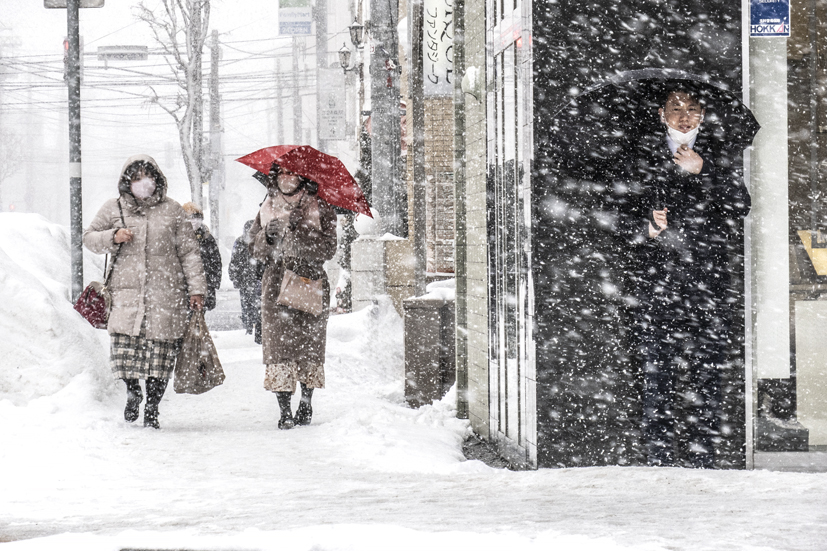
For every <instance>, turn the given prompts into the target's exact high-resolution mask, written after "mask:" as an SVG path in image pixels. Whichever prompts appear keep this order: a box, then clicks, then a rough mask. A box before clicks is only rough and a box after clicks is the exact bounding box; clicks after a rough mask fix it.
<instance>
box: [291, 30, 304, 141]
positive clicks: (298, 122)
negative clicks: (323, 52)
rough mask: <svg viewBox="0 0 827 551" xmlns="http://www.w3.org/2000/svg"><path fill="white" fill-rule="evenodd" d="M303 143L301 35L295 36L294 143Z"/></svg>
mask: <svg viewBox="0 0 827 551" xmlns="http://www.w3.org/2000/svg"><path fill="white" fill-rule="evenodd" d="M301 144H302V98H301V95H299V37H298V36H295V35H294V36H293V145H301Z"/></svg>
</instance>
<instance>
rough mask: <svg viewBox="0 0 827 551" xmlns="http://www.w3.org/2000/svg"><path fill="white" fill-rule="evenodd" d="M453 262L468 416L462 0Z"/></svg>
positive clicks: (460, 410) (461, 8) (460, 398)
mask: <svg viewBox="0 0 827 551" xmlns="http://www.w3.org/2000/svg"><path fill="white" fill-rule="evenodd" d="M453 49H454V75H455V76H456V77H457V78H456V79H454V227H455V228H456V229H455V233H454V235H455V237H454V239H455V244H454V265H455V272H456V276H457V278H456V286H457V288H456V305H455V311H456V314H455V316H456V341H455V345H456V346H455V354H456V369H457V417H458V418H459V419H468V251H467V247H468V224H467V220H466V212H465V208H466V196H467V193H466V171H465V149H466V145H465V93H463V91H462V86H461V82H462V76H463V75H465V71H466V67H465V0H454V43H453Z"/></svg>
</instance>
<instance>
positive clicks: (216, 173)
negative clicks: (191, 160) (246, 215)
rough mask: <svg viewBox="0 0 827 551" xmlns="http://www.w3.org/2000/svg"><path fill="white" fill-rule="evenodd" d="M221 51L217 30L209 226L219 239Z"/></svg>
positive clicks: (212, 74) (212, 69) (214, 37)
mask: <svg viewBox="0 0 827 551" xmlns="http://www.w3.org/2000/svg"><path fill="white" fill-rule="evenodd" d="M220 57H221V51H220V50H219V48H218V31H216V30H213V32H212V48H211V51H210V156H211V157H212V162H211V163H210V168H211V169H212V175H211V177H210V197H209V202H210V228H211V229H212V233H213V236H214V237H215V239H216V240H219V238H220V235H221V231H220V226H219V212H218V209H219V197H220V193H221V190H222V189H224V157H223V155H222V154H221V153H222V144H221V137H222V128H221V103H220V102H221V97H220V95H219V93H218V61H219V58H220Z"/></svg>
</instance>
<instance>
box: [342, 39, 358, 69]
mask: <svg viewBox="0 0 827 551" xmlns="http://www.w3.org/2000/svg"><path fill="white" fill-rule="evenodd" d="M339 65H341V66H342V69H344V71H345V74H347V72H348V71H353V70H355V69H356V67H351V68H348V65H350V48H348V47H347V46H346V45H345V44H344V42H343V43H342V48H341V49H340V50H339Z"/></svg>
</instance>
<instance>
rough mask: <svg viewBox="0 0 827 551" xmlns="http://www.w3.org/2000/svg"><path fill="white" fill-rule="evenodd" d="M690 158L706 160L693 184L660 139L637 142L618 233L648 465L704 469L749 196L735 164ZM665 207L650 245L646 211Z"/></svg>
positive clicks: (705, 150)
mask: <svg viewBox="0 0 827 551" xmlns="http://www.w3.org/2000/svg"><path fill="white" fill-rule="evenodd" d="M693 149H694V150H695V151H696V152H697V153H698V154H699V155H700V156H701V158H702V159H703V160H704V164H703V168H702V170H701V173H700V174H697V175H695V174H690V173H688V172H686V171H685V170H683V169H682V168H680V167H679V166H678V165H676V164H675V162H674V161H673V160H672V152H671V151H670V149H669V147H668V145H667V143H666V140H665V137H664V136H663V134H662V133H661V134H660V135H659V136H658V135H652V136H649V137H647V138H645V139H642V140H641V142H640V143H639V145H638V147H637V153H636V155H635V159H634V161H633V163H632V169H633V170H632V171H631V174H629V175H628V176H627V177H626V180H625V181H624V182H623V183H622V184H621V185H620V186H616V188H617V187H621V188H622V189H623V190H625V191H626V194H625V200H620V201H618V204H620V205H622V208H621V209H620V213H619V216H618V219H617V223H616V229H617V230H618V235H619V236H620V237H621V239H622V241H623V243H622V245H621V247H620V249H621V250H626V251H627V257H626V260H627V262H628V268H627V276H628V278H629V279H630V281H629V286H628V288H629V289H630V291H631V292H632V294H633V295H634V297H635V298H636V301H635V304H636V308H634V310H633V312H632V314H633V329H632V332H631V335H630V337H631V344H633V345H634V346H636V347H637V350H638V354H639V359H640V361H641V364H640V365H641V368H642V390H643V392H642V398H643V431H644V434H645V437H646V442H647V458H648V461H649V463H650V464H652V465H675V464H685V465H691V466H694V467H706V468H710V467H712V466H713V465H714V461H715V459H714V457H715V454H714V451H713V450H714V449H715V448H716V447H717V444H716V440H715V436H716V435H718V434H719V424H720V420H719V419H720V415H721V412H720V404H721V369H723V368H724V366H725V362H726V354H727V347H728V342H730V340H729V330H730V328H731V323H732V320H731V312H732V310H734V308H733V306H732V305H731V303H730V301H729V299H730V298H731V297H733V296H734V289H733V283H732V281H731V277H730V273H731V266H732V265H731V257H732V255H733V254H734V253H735V249H734V247H732V244H733V243H737V242H738V241H737V240H736V239H734V237H735V232H737V231H739V228H741V227H742V221H741V219H742V218H743V217H745V216H746V215H747V214H748V213H749V210H750V196H749V193H748V191H747V189H746V187H745V185H744V182H743V178H742V176H741V173H740V170H739V168H738V167H739V164H740V161H741V157H740V155H737V157H736V156H735V155H731V156H730V154H728V152H727V150H726V148H725V144H718V146H717V147H715V146H713V145H712V144H711V143H710V142H708V141H706V140H704V139H703V137H702V136H699V137H698V139H697V141H696V142H695V144H694V147H693ZM617 197H618V193H615V199H617ZM664 207H666V208H667V209H668V210H667V222H668V224H667V227H666V229H664V230H663V232H662V233H661V234H660V235H659V236H658V237H656V238H650V237H649V220H650V215H651V211H652V210H661V209H663V208H664ZM632 355H635V353H634V352H632ZM686 397H691V399H687V398H686ZM676 435H679V436H676Z"/></svg>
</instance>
